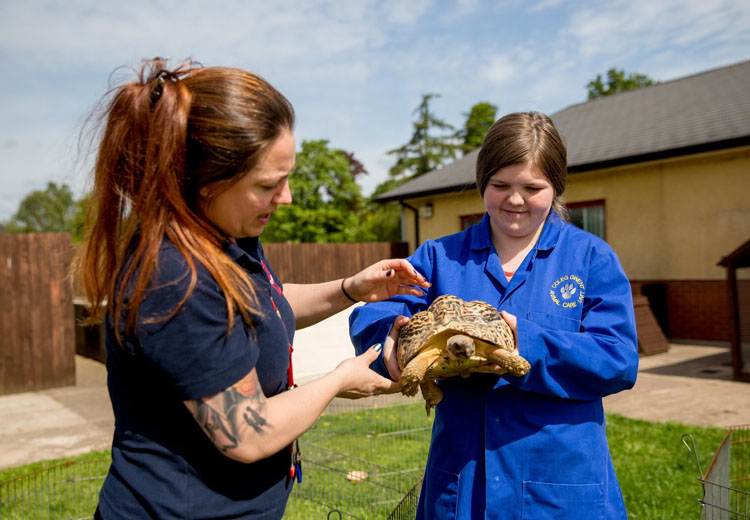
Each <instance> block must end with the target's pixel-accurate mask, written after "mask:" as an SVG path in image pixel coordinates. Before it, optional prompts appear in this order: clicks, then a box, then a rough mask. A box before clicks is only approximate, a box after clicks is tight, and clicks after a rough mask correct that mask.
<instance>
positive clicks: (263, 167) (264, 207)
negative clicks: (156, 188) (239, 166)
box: [201, 130, 295, 238]
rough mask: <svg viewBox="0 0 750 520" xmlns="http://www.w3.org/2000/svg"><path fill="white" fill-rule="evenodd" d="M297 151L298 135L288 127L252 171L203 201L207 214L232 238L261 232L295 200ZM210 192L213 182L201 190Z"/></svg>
mask: <svg viewBox="0 0 750 520" xmlns="http://www.w3.org/2000/svg"><path fill="white" fill-rule="evenodd" d="M294 150H295V141H294V134H292V132H291V131H290V130H284V131H283V132H282V133H281V135H279V137H277V138H276V140H275V141H273V143H271V145H270V146H269V147H268V149H267V150H266V152H265V154H264V155H263V156H262V157H261V158H260V160H259V161H258V164H256V165H255V167H254V168H253V169H252V170H250V171H249V172H248V173H247V174H246V175H245V176H244V177H242V178H241V179H240V180H239V181H237V182H236V183H234V184H233V185H232V186H231V187H229V188H228V189H226V190H224V191H222V192H220V193H219V194H218V195H216V196H215V197H213V198H211V199H208V200H207V201H205V202H203V203H202V209H203V212H204V214H205V215H206V217H207V218H208V219H209V220H210V221H211V222H212V223H213V224H214V225H215V226H216V227H217V228H219V229H221V230H222V231H223V232H224V233H225V234H226V235H227V236H229V237H232V238H243V237H257V236H258V235H260V234H261V233H262V232H263V228H264V227H265V225H266V224H267V223H268V221H269V219H270V218H271V213H273V212H274V211H276V208H277V207H278V206H279V204H291V202H292V194H291V192H290V191H289V182H288V181H289V173H290V172H291V171H292V170H293V169H294V161H295V151H294ZM204 192H205V193H204ZM210 192H211V185H208V186H205V187H204V188H202V189H201V195H202V196H204V197H205V195H207V194H210Z"/></svg>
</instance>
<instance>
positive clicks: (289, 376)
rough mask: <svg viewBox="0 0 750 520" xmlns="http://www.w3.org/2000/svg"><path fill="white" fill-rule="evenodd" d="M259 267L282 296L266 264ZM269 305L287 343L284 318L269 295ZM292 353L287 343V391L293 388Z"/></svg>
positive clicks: (261, 263) (290, 345)
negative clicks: (281, 326)
mask: <svg viewBox="0 0 750 520" xmlns="http://www.w3.org/2000/svg"><path fill="white" fill-rule="evenodd" d="M260 265H261V266H263V272H264V273H266V276H268V281H269V282H270V283H271V287H273V288H274V289H276V292H277V293H279V296H282V294H283V293H282V292H281V287H279V286H278V284H277V283H276V280H274V279H273V275H272V274H271V271H269V270H268V267H266V263H265V262H264V261H263V260H261V261H260ZM271 305H272V306H273V310H274V311H275V312H276V315H277V316H278V317H279V319H280V320H281V325H283V327H284V332H285V333H286V337H287V341H289V340H288V338H289V331H288V330H287V328H286V323H285V322H284V318H283V317H282V316H281V312H280V311H279V308H278V307H276V302H275V301H274V299H273V295H271ZM292 352H294V349H293V348H292V344H291V343H289V368H288V369H287V373H286V374H287V387H286V389H287V390H291V389H292V388H294V387H295V386H297V385H295V384H294V370H293V369H292Z"/></svg>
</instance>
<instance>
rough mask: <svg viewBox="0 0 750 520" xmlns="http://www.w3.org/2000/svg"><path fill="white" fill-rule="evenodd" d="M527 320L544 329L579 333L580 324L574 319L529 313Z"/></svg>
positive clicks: (541, 313) (543, 313)
mask: <svg viewBox="0 0 750 520" xmlns="http://www.w3.org/2000/svg"><path fill="white" fill-rule="evenodd" d="M527 319H528V320H529V321H533V322H534V323H536V324H537V325H539V326H540V327H544V328H545V329H552V330H561V331H563V332H580V331H581V322H580V320H578V319H575V318H567V317H565V316H558V315H556V314H547V313H545V312H529V313H528V315H527Z"/></svg>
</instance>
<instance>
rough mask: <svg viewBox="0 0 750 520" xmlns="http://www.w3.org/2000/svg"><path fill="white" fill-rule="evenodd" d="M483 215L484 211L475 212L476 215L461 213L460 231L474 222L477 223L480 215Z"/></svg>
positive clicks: (480, 217)
mask: <svg viewBox="0 0 750 520" xmlns="http://www.w3.org/2000/svg"><path fill="white" fill-rule="evenodd" d="M483 216H484V213H477V214H476V215H462V216H461V217H460V218H461V231H463V230H464V229H466V228H468V227H470V226H473V225H474V224H479V222H481V220H482V217H483Z"/></svg>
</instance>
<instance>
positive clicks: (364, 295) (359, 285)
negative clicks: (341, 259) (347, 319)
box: [341, 258, 432, 302]
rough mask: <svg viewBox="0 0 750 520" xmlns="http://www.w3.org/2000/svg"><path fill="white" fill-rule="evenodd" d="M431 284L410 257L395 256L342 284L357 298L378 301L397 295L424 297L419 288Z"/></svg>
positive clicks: (358, 299)
mask: <svg viewBox="0 0 750 520" xmlns="http://www.w3.org/2000/svg"><path fill="white" fill-rule="evenodd" d="M431 285H432V284H430V282H428V281H427V280H426V279H425V277H424V276H422V275H421V274H420V273H418V272H417V270H416V269H414V267H413V266H412V265H411V264H410V263H409V262H408V261H407V260H404V259H402V258H395V259H390V260H381V261H380V262H377V263H374V264H372V265H371V266H369V267H367V268H365V269H363V270H362V271H360V272H358V273H357V274H355V275H354V276H350V277H348V278H345V279H344V280H343V283H342V286H341V287H342V288H343V290H344V291H345V292H346V294H348V295H349V296H351V297H352V298H354V299H355V300H357V301H361V302H377V301H381V300H387V299H388V298H391V297H393V296H396V295H397V294H411V295H414V296H422V294H423V291H422V290H421V289H418V287H421V288H423V289H427V288H429V287H430V286H431Z"/></svg>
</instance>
